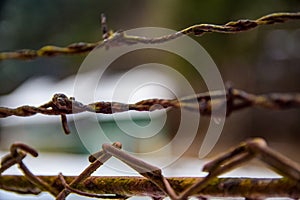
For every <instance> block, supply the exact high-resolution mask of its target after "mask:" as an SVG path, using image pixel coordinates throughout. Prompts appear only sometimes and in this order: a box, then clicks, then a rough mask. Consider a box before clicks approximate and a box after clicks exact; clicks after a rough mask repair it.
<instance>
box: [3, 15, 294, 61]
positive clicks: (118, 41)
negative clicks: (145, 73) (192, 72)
mask: <svg viewBox="0 0 300 200" xmlns="http://www.w3.org/2000/svg"><path fill="white" fill-rule="evenodd" d="M299 19H300V12H296V13H272V14H269V15H265V16H263V17H260V18H258V19H256V20H249V19H242V20H237V21H231V22H228V23H226V24H224V25H214V24H197V25H193V26H190V27H188V28H185V29H183V30H180V31H178V32H176V33H174V34H170V35H165V36H161V37H154V38H147V37H139V36H132V35H126V32H123V31H116V32H114V33H113V32H112V31H108V28H107V25H106V18H105V16H104V15H102V17H101V25H102V31H103V35H102V36H103V39H104V40H102V41H98V42H95V43H86V42H78V43H73V44H70V45H68V46H66V47H59V46H53V45H47V46H44V47H41V48H40V49H38V50H32V49H22V50H16V51H12V52H0V60H7V59H34V58H37V57H43V56H56V55H66V54H69V55H70V54H79V53H86V52H89V51H91V50H93V49H94V48H96V47H97V48H102V47H105V48H108V47H113V46H118V45H133V44H138V43H143V44H156V43H162V42H167V41H170V40H173V39H176V38H178V37H181V36H183V35H190V34H193V35H195V36H202V35H203V34H205V33H213V32H214V33H239V32H244V31H248V30H251V29H254V28H256V27H258V26H262V25H269V24H276V23H285V22H287V21H291V20H299Z"/></svg>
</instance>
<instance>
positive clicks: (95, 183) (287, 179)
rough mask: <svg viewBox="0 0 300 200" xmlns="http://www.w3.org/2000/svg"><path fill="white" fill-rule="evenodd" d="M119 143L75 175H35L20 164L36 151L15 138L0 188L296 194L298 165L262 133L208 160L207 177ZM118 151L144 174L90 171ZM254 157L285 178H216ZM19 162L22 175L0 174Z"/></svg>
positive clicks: (60, 193)
mask: <svg viewBox="0 0 300 200" xmlns="http://www.w3.org/2000/svg"><path fill="white" fill-rule="evenodd" d="M121 147H122V145H121V143H119V142H115V143H113V144H112V145H110V144H103V145H102V150H101V151H99V152H96V153H95V154H93V155H91V156H90V157H89V161H90V162H91V164H90V165H89V166H88V167H87V168H86V169H85V170H84V171H83V172H82V173H81V174H80V175H78V176H63V174H62V173H59V175H58V176H36V175H34V174H33V173H32V172H31V171H30V170H29V169H28V168H27V166H26V165H25V164H24V162H23V159H24V158H25V157H26V155H27V154H28V153H29V154H31V155H32V156H34V157H37V156H38V153H37V151H36V150H35V149H33V148H32V147H30V146H28V145H26V144H23V143H15V144H13V145H12V146H11V149H10V154H8V155H6V156H4V157H3V158H2V160H1V167H0V189H3V190H7V191H12V192H16V193H21V194H35V195H37V194H39V193H41V192H42V191H46V192H49V193H50V194H51V195H53V196H54V197H56V199H57V200H64V199H65V198H66V197H67V196H68V195H69V194H71V193H75V194H78V195H82V196H86V197H96V198H109V199H127V198H129V197H131V196H150V197H152V198H153V199H163V198H164V197H166V196H169V197H170V198H171V199H172V200H179V199H180V200H186V199H187V198H188V197H190V196H194V197H198V198H199V199H203V198H205V197H206V196H215V197H246V198H247V199H252V198H255V199H256V198H258V197H259V198H267V197H291V198H295V199H296V198H299V197H300V166H299V165H298V164H297V163H295V162H293V161H292V160H290V159H288V158H287V157H285V156H283V155H281V154H280V153H278V152H276V151H275V150H273V149H271V148H270V147H268V146H267V145H266V142H265V141H264V140H263V139H261V138H254V139H250V140H247V141H245V142H242V143H241V144H240V145H238V146H237V147H234V148H232V149H231V150H229V151H227V152H225V153H224V154H223V155H221V156H218V157H217V158H216V159H214V160H213V161H211V162H209V163H207V164H206V165H205V166H204V168H203V171H205V172H208V175H207V176H205V177H172V178H166V177H164V176H163V175H162V171H161V169H160V168H158V167H156V166H153V165H151V164H149V163H146V162H144V161H142V160H140V159H138V158H135V157H133V156H131V155H129V154H127V153H125V152H124V151H122V150H120V149H121ZM112 156H113V157H116V158H117V159H119V160H121V161H122V162H124V163H125V164H127V165H128V166H129V167H131V168H132V169H134V170H135V171H137V172H138V173H139V174H140V175H142V176H143V177H106V176H104V177H101V176H97V177H95V176H91V175H92V173H93V172H94V171H96V170H97V169H99V168H100V167H101V166H102V165H103V164H104V163H105V162H106V161H108V160H109V159H110V158H111V157H112ZM253 158H258V159H259V160H261V161H263V162H264V163H265V164H267V165H268V166H270V167H271V168H272V169H273V170H274V171H275V172H277V173H279V174H280V175H282V176H283V178H269V179H268V178H219V177H218V176H220V175H222V174H224V173H226V172H228V171H231V170H233V169H236V168H238V167H239V166H240V165H241V164H244V163H247V162H248V161H250V160H252V159H253ZM15 164H17V165H18V166H19V168H20V169H21V171H22V172H23V174H24V176H18V175H2V173H3V172H4V171H5V170H6V169H8V168H10V167H12V166H13V165H15Z"/></svg>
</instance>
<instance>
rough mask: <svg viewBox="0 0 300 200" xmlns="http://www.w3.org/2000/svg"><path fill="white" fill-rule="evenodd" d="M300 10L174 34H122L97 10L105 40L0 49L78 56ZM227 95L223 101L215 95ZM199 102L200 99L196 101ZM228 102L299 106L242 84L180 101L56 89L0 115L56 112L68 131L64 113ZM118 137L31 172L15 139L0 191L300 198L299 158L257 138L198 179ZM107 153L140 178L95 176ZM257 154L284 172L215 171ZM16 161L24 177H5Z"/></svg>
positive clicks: (206, 110)
mask: <svg viewBox="0 0 300 200" xmlns="http://www.w3.org/2000/svg"><path fill="white" fill-rule="evenodd" d="M299 19H300V13H299V12H297V13H273V14H270V15H266V16H263V17H261V18H258V19H256V20H238V21H232V22H229V23H227V24H224V25H212V24H199V25H194V26H191V27H188V28H186V29H183V30H181V31H178V32H177V33H175V34H171V35H165V36H161V37H156V38H146V37H138V36H130V35H126V33H125V32H110V31H108V28H107V26H106V19H105V16H104V15H102V19H101V23H102V29H103V39H104V40H102V41H99V42H95V43H84V42H79V43H74V44H71V45H68V46H66V47H58V46H44V47H42V48H40V49H38V50H30V49H24V50H17V51H13V52H1V53H0V60H6V59H34V58H37V57H42V56H55V55H63V54H78V53H85V52H89V51H91V50H92V49H94V48H95V47H98V48H102V47H105V48H110V47H115V46H116V45H132V44H137V43H151V44H154V43H161V42H167V41H170V40H173V39H176V38H178V37H181V36H182V35H188V34H192V35H195V36H201V35H203V34H205V33H209V32H219V33H239V32H243V31H247V30H251V29H254V28H256V27H258V26H262V25H268V24H275V23H285V22H287V21H290V20H299ZM220 99H225V101H220ZM194 100H197V102H198V103H197V105H195V104H194V103H191V102H193V101H194ZM216 104H218V105H219V106H220V107H221V106H222V105H226V108H227V116H228V115H229V114H230V113H231V112H234V111H237V110H241V109H244V108H247V107H263V108H267V109H272V110H273V109H288V108H298V107H299V105H300V93H294V94H291V93H285V94H284V93H273V94H262V95H255V94H250V93H247V92H245V91H243V90H238V89H234V88H228V89H227V90H226V91H214V92H210V93H201V94H198V95H196V96H191V97H184V98H181V99H148V100H143V101H140V102H137V103H135V104H125V103H118V102H95V103H91V104H87V105H85V104H82V103H81V102H80V101H77V100H75V98H73V97H70V98H68V97H67V96H66V95H64V94H55V95H54V96H53V98H52V100H51V101H49V102H48V103H46V104H43V105H41V106H39V107H34V106H20V107H18V108H7V107H0V118H5V117H9V116H12V115H15V116H22V117H27V116H32V115H35V114H45V115H60V116H61V120H62V124H63V128H64V131H65V133H69V132H70V131H69V128H68V125H67V117H66V115H68V114H77V113H81V112H96V113H102V114H112V113H115V112H126V111H128V110H136V111H152V110H156V109H167V108H175V109H178V108H183V109H189V110H196V111H197V112H200V113H201V114H202V115H211V113H212V105H216ZM120 149H121V143H119V142H115V143H114V144H112V145H110V144H103V146H102V150H101V151H100V152H96V153H95V154H93V155H91V156H90V157H89V161H90V163H91V164H90V165H89V166H87V168H86V169H85V170H84V171H83V172H82V173H81V174H79V175H78V176H63V174H61V173H59V175H58V176H46V175H45V176H36V175H34V174H33V173H32V172H31V171H30V169H29V168H28V167H27V166H26V165H25V163H24V162H23V159H24V158H25V157H26V156H27V154H30V155H32V156H34V157H37V156H38V152H37V151H36V150H35V149H33V148H32V147H30V146H28V145H26V144H23V143H15V144H13V145H12V146H11V149H10V153H9V154H7V155H6V156H4V157H3V158H2V159H1V167H0V189H3V190H7V191H12V192H17V193H20V194H39V193H40V192H42V191H46V192H49V193H50V194H51V195H53V196H54V197H55V198H56V199H59V200H63V199H65V198H66V197H67V196H68V195H69V194H70V193H76V194H78V195H82V196H87V197H96V198H110V199H126V198H128V197H131V196H137V195H142V196H150V197H152V198H153V199H163V198H164V197H166V196H168V197H170V198H171V199H174V200H179V199H183V200H185V199H187V198H188V197H190V196H194V197H197V198H199V199H205V198H206V197H210V196H215V197H246V198H247V199H257V198H267V197H290V198H294V199H296V198H300V167H299V165H298V164H297V163H295V162H293V161H292V160H290V159H288V158H286V157H285V156H283V155H282V154H280V153H279V152H276V151H275V150H273V149H271V148H270V147H268V146H267V144H266V142H265V141H264V140H263V139H260V138H256V139H251V140H248V141H245V142H243V143H241V144H240V145H238V146H237V147H234V148H233V149H231V150H229V151H228V152H225V153H224V154H223V155H220V156H219V157H217V158H216V159H214V160H213V161H212V162H209V163H208V164H206V165H205V166H204V168H203V171H206V172H207V173H208V175H207V176H205V177H201V178H192V177H173V178H166V177H164V176H163V174H162V170H161V169H160V168H158V167H156V166H153V165H151V164H149V163H146V162H144V161H142V160H139V159H137V158H135V157H133V156H131V155H129V154H127V153H125V152H123V151H121V150H120ZM111 157H116V158H117V159H119V160H121V161H122V162H125V163H126V164H127V165H129V166H130V167H131V168H133V169H134V170H135V171H137V172H138V173H139V174H140V175H141V176H142V177H105V176H103V177H102V176H101V177H95V176H92V173H93V172H94V171H96V170H97V169H98V168H99V167H101V166H102V165H103V164H104V163H105V162H106V161H107V160H109V159H110V158H111ZM253 158H257V159H259V160H261V161H262V162H264V163H265V164H266V165H267V166H269V167H270V168H271V169H273V170H274V171H275V172H277V173H278V174H280V175H281V176H282V178H277V179H267V178H218V177H219V176H220V175H222V174H224V173H226V172H228V171H230V170H233V169H236V168H238V167H239V166H240V165H241V164H243V163H245V162H248V161H250V160H252V159H253ZM14 165H18V166H19V168H20V169H21V171H22V172H23V174H24V176H18V175H3V172H5V171H6V170H7V169H9V168H10V167H12V166H14Z"/></svg>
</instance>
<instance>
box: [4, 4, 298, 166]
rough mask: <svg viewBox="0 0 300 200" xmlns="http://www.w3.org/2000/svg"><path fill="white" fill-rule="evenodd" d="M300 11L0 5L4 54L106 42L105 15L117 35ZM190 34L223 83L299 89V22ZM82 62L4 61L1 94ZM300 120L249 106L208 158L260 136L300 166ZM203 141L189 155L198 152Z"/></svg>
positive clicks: (292, 7)
mask: <svg viewBox="0 0 300 200" xmlns="http://www.w3.org/2000/svg"><path fill="white" fill-rule="evenodd" d="M299 9H300V1H298V0H290V1H285V0H277V1H273V0H272V1H271V0H265V1H261V0H253V1H246V0H241V1H233V0H212V1H206V2H202V1H198V0H190V1H172V0H166V1H160V0H151V1H150V0H146V1H139V0H128V1H122V0H111V1H96V0H90V1H83V0H72V1H71V0H65V1H60V0H52V1H45V0H42V1H41V0H30V1H18V0H6V1H3V0H2V1H1V0H0V51H13V50H18V49H24V48H28V49H38V48H40V47H42V46H44V45H48V44H52V45H58V46H65V45H68V44H70V43H73V42H80V41H83V42H95V41H98V40H101V39H102V35H101V28H100V13H105V14H106V16H107V21H108V26H109V28H111V29H113V30H115V31H116V30H127V29H132V28H138V27H164V28H169V29H173V30H180V29H183V28H186V27H188V26H190V25H193V24H198V23H213V24H224V23H226V22H228V21H232V20H238V19H256V18H258V17H261V16H263V15H266V14H270V13H273V12H296V11H299ZM192 37H193V38H194V39H195V40H197V41H198V42H199V43H200V44H201V45H202V46H203V47H204V48H205V49H206V50H207V52H208V53H209V54H210V55H211V57H212V58H213V59H214V61H215V62H216V64H217V66H218V68H219V70H220V72H221V74H222V77H223V80H224V81H231V82H232V83H233V84H234V86H235V87H237V88H240V89H244V90H246V91H249V92H253V93H257V94H260V93H268V92H299V91H300V83H299V76H300V53H299V52H300V22H299V21H298V22H296V21H294V22H288V23H286V24H278V25H270V26H263V27H259V28H257V29H255V30H252V31H249V32H245V33H239V34H218V33H209V34H205V35H204V36H202V37H194V36H192ZM84 57H85V55H74V56H73V55H72V56H56V57H51V58H38V59H35V60H29V61H20V60H6V61H1V62H0V85H1V87H0V94H1V95H6V94H9V93H11V92H13V91H14V90H15V89H16V88H17V87H18V86H20V85H21V84H22V83H23V82H24V81H26V80H28V79H29V78H32V77H38V76H44V75H48V76H51V77H53V78H55V79H57V80H61V79H63V78H65V77H67V76H69V75H71V74H76V72H77V70H78V68H79V67H80V64H81V62H82V61H83V59H84ZM122 67H123V66H120V70H121V69H122ZM183 68H184V66H183ZM116 70H118V69H116ZM186 73H187V74H188V72H186ZM45 89H46V88H45ZM20 98H21V97H20ZM0 103H1V102H0ZM41 103H43V102H41ZM299 119H300V112H299V110H297V109H291V110H286V111H270V110H263V109H252V108H250V109H247V110H244V111H241V112H238V113H233V114H232V115H231V116H230V117H229V118H228V119H227V121H226V125H225V128H224V130H223V133H222V135H221V138H220V140H219V142H218V145H217V148H215V149H214V151H213V153H212V154H211V155H213V154H215V153H218V152H220V151H223V150H224V149H227V148H228V147H229V146H232V145H234V144H236V143H238V142H240V141H242V140H244V139H246V138H248V137H254V136H261V137H264V138H266V140H267V141H269V142H270V144H271V145H272V146H273V147H274V148H276V149H278V150H279V151H281V152H283V153H285V154H287V155H288V156H290V157H291V158H293V159H295V160H297V161H300V156H299V154H298V153H299V152H300V147H299V141H300V123H299ZM198 139H199V140H200V139H201V136H199V138H198ZM199 140H196V141H195V143H194V144H193V146H192V147H191V148H190V150H189V153H188V154H190V155H196V154H197V153H198V151H197V144H198V143H199ZM195 152H196V153H195Z"/></svg>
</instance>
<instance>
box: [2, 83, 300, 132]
mask: <svg viewBox="0 0 300 200" xmlns="http://www.w3.org/2000/svg"><path fill="white" fill-rule="evenodd" d="M213 105H214V108H217V109H216V110H215V111H216V112H215V113H216V114H218V113H219V111H221V110H222V108H224V106H225V105H226V111H227V112H226V116H228V115H229V114H231V113H232V112H234V111H237V110H241V109H245V108H248V107H262V108H266V109H271V110H280V109H289V108H297V107H299V106H300V93H294V94H292V93H271V94H263V95H254V94H250V93H247V92H245V91H243V90H238V89H233V88H229V89H228V90H227V91H226V92H223V91H213V92H210V93H208V92H206V93H200V94H196V95H194V96H188V97H183V98H181V99H147V100H143V101H139V102H137V103H134V104H126V103H119V102H103V101H101V102H95V103H90V104H87V105H85V104H83V103H81V102H79V101H76V100H75V98H74V97H70V98H68V97H67V96H66V95H64V94H55V95H54V96H53V98H52V100H51V101H49V102H48V103H46V104H43V105H41V106H39V107H35V106H28V105H24V106H20V107H17V108H8V107H0V118H5V117H9V116H13V115H14V116H20V117H28V116H32V115H35V114H44V115H60V116H61V122H62V127H63V129H64V132H65V133H66V134H69V133H70V129H69V127H68V123H67V117H66V115H67V114H77V113H82V112H95V113H102V114H113V113H118V112H127V111H129V110H134V111H139V112H141V111H154V110H161V109H168V108H175V109H178V108H183V109H186V110H189V111H196V112H199V113H200V114H201V115H204V116H205V115H211V114H212V111H213ZM215 113H214V114H215Z"/></svg>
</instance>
